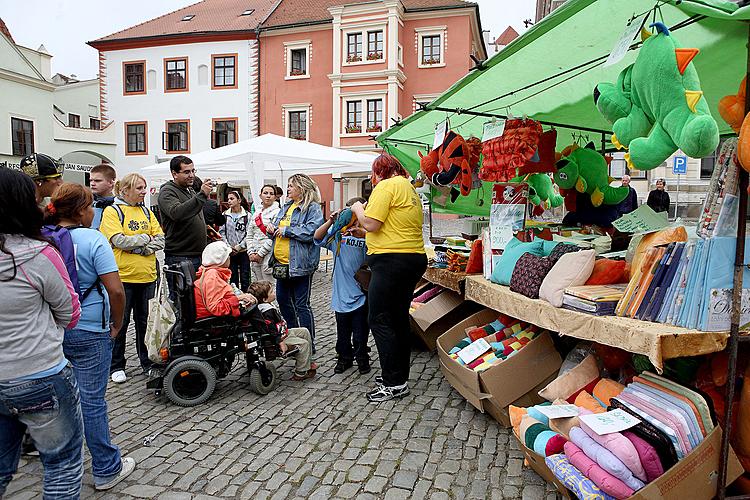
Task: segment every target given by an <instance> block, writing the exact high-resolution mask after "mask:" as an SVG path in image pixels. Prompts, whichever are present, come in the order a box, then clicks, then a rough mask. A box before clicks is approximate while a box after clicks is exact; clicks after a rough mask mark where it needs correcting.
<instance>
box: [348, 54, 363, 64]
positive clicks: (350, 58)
mask: <svg viewBox="0 0 750 500" xmlns="http://www.w3.org/2000/svg"><path fill="white" fill-rule="evenodd" d="M361 60H362V56H346V62H350V63H353V62H360V61H361Z"/></svg>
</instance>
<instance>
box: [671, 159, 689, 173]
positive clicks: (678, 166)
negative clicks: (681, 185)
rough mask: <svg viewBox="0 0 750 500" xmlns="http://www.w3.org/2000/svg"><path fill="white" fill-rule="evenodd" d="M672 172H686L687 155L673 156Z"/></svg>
mask: <svg viewBox="0 0 750 500" xmlns="http://www.w3.org/2000/svg"><path fill="white" fill-rule="evenodd" d="M672 173H673V174H675V175H678V174H687V156H675V157H674V163H673V164H672Z"/></svg>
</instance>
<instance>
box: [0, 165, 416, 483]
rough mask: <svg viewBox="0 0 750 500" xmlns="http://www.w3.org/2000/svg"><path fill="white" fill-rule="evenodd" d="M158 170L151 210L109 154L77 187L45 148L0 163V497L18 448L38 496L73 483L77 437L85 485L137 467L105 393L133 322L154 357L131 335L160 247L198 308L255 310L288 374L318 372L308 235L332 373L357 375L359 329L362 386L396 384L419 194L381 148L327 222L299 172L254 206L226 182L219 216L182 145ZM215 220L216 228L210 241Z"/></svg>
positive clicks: (143, 358)
mask: <svg viewBox="0 0 750 500" xmlns="http://www.w3.org/2000/svg"><path fill="white" fill-rule="evenodd" d="M170 171H171V175H172V180H170V181H168V182H167V183H165V184H164V185H162V186H161V188H160V192H159V197H158V208H159V211H158V213H159V218H158V219H157V216H156V214H154V212H152V211H151V210H150V209H149V208H148V207H146V206H145V205H144V198H145V195H146V192H147V186H148V184H147V182H146V179H145V178H143V177H142V176H141V175H139V174H136V173H131V174H128V175H125V176H124V177H123V178H121V179H119V180H117V179H116V178H117V173H116V171H115V169H114V168H113V167H112V166H111V165H107V164H103V165H99V166H97V167H94V168H93V169H92V170H91V174H90V186H91V187H90V189H89V188H87V187H84V186H81V185H78V184H72V183H64V182H63V181H62V169H61V168H60V166H59V165H58V164H57V163H56V162H55V161H54V160H53V159H52V158H50V157H48V156H46V155H43V154H32V155H29V156H27V157H25V158H24V159H23V160H22V162H21V171H16V170H11V169H7V168H0V322H2V324H3V325H4V326H5V334H4V335H3V336H2V338H0V438H1V439H0V497H2V495H3V493H4V492H5V489H6V487H7V485H8V483H9V482H10V480H11V478H12V476H13V474H14V473H15V471H16V469H17V467H18V461H19V457H20V455H21V453H22V450H23V451H24V452H26V451H29V450H31V449H35V450H36V451H37V452H38V454H39V456H40V459H41V461H42V464H43V466H44V496H45V498H60V497H64V498H77V497H78V496H79V495H80V488H81V480H82V476H83V455H82V446H83V442H84V440H85V443H86V446H87V447H88V449H89V452H90V454H91V458H92V460H91V469H92V474H93V477H94V487H95V488H96V489H97V490H107V489H110V488H112V487H114V486H115V485H117V484H118V483H119V482H120V481H122V479H124V478H125V477H127V476H128V475H129V474H130V473H131V472H132V471H133V470H134V468H135V467H136V463H135V460H133V459H132V458H131V457H123V456H121V454H120V450H119V449H118V447H117V446H116V445H114V444H113V443H112V441H111V437H110V430H109V421H108V417H107V403H106V390H107V385H108V382H109V381H110V380H111V381H112V382H114V383H124V382H126V381H127V374H126V358H125V346H126V337H127V330H128V328H129V324H130V321H131V319H132V320H133V323H134V327H135V328H134V329H135V339H134V340H135V342H134V343H135V350H136V353H137V357H138V363H139V364H140V369H141V370H142V371H143V373H144V374H148V373H149V371H150V370H151V369H152V365H153V362H152V361H151V360H150V359H149V356H148V352H147V350H146V346H145V342H144V340H145V335H146V327H147V321H148V314H149V301H150V300H152V299H154V294H155V288H156V282H157V279H159V277H158V273H159V268H158V263H157V258H156V254H157V252H159V251H161V250H163V252H164V257H163V262H164V264H166V265H171V264H177V263H180V262H184V261H187V262H190V263H191V265H192V267H193V269H194V270H195V271H196V279H195V288H194V294H195V302H196V314H197V317H198V318H201V317H208V316H232V317H237V318H241V317H249V316H251V315H256V316H259V317H260V318H261V320H262V322H263V323H265V324H268V325H273V326H274V328H275V331H276V332H277V333H278V335H277V336H276V340H277V343H278V346H279V349H280V351H281V352H282V353H283V354H289V355H291V356H293V357H294V359H295V367H294V370H293V375H292V378H291V380H295V381H304V380H306V379H310V378H313V377H314V376H315V375H316V373H317V370H318V365H317V363H315V362H314V361H313V358H314V355H315V352H316V350H317V348H323V346H316V343H315V318H314V313H313V309H312V307H311V303H310V298H311V288H312V282H313V274H314V273H315V271H316V270H317V268H318V265H319V262H320V248H321V247H325V248H328V249H329V250H330V251H331V252H333V254H334V273H333V294H332V302H331V307H332V309H333V311H334V312H335V317H336V327H337V340H336V345H335V350H336V353H337V361H336V365H335V366H334V367H333V371H334V373H344V372H346V371H347V370H349V369H350V368H352V367H353V366H354V363H355V362H356V364H357V367H358V370H359V373H360V374H367V373H369V372H370V371H371V366H370V356H369V352H370V349H369V347H368V345H367V344H368V339H369V332H370V331H372V333H373V338H374V341H375V345H376V348H377V350H378V354H379V360H380V368H381V374H380V375H379V376H377V377H375V387H374V388H373V389H372V390H371V391H369V392H368V393H367V394H366V397H367V399H368V400H369V401H371V402H382V401H387V400H390V399H394V398H399V397H403V396H405V395H407V394H408V393H409V387H408V378H409V367H410V326H409V305H410V302H411V296H412V292H413V290H414V287H415V285H416V283H417V281H418V280H419V277H420V276H421V275H422V274H423V273H424V271H425V268H426V265H427V259H426V256H425V250H424V243H423V237H422V204H421V201H420V198H419V196H418V194H417V193H416V191H415V189H414V187H413V186H412V184H411V183H410V181H409V176H408V174H407V172H406V170H405V169H404V168H403V167H402V166H401V165H400V163H399V162H398V160H396V159H395V158H394V157H392V156H389V155H387V154H383V155H380V156H379V157H378V158H377V159H376V160H375V161H374V163H373V168H372V184H373V186H374V189H373V192H372V195H371V196H370V199H369V201H365V200H364V199H361V198H355V199H352V200H350V201H349V202H348V203H347V208H346V209H345V210H343V211H340V212H334V213H333V214H331V215H330V216H329V217H328V218H327V219H326V220H324V216H323V211H322V208H321V200H320V192H319V189H318V187H317V185H316V184H315V182H314V180H313V179H312V178H310V177H309V176H307V175H305V174H295V175H292V176H291V177H290V178H289V181H288V185H287V191H286V197H285V199H282V195H283V190H281V189H280V188H279V187H278V186H273V185H265V186H263V187H262V189H261V192H260V193H259V198H260V206H257V207H253V208H251V207H249V206H248V204H247V200H246V199H245V197H244V195H243V193H242V192H241V191H239V190H235V191H230V192H229V193H228V195H227V205H228V208H227V209H226V211H224V212H223V213H222V212H221V211H220V210H217V208H218V206H219V205H218V204H217V203H216V201H215V200H212V199H211V198H210V195H211V193H212V192H213V190H214V187H215V183H213V182H212V181H211V179H205V180H203V181H201V180H199V179H198V178H197V177H196V172H195V166H194V164H193V162H192V161H191V160H190V158H188V157H186V156H176V157H174V158H173V159H172V160H171V162H170ZM215 226H218V233H217V235H219V237H220V240H219V241H214V242H211V243H209V233H211V227H215ZM368 266H369V267H368ZM363 275H364V276H366V279H365V278H363V277H362V276H363ZM166 280H167V283H168V285H169V286H170V291H171V292H170V297H171V298H172V300H173V297H174V295H173V291H172V287H173V285H174V284H173V283H172V282H170V279H169V277H167V278H166ZM157 300H158V299H157ZM276 304H278V309H277V307H276Z"/></svg>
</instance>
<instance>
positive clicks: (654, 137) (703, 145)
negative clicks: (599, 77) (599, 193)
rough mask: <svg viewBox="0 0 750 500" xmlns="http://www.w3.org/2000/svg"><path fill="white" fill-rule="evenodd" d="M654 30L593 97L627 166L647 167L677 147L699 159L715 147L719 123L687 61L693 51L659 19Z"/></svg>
mask: <svg viewBox="0 0 750 500" xmlns="http://www.w3.org/2000/svg"><path fill="white" fill-rule="evenodd" d="M651 26H652V27H656V30H657V32H658V33H657V34H656V35H650V34H648V33H645V34H644V38H645V40H644V42H643V46H642V47H641V50H640V52H639V54H638V58H637V59H636V60H635V62H634V63H633V64H631V65H630V66H628V67H627V68H625V69H624V70H623V71H622V72H621V73H620V76H619V77H618V79H617V83H616V84H612V83H600V84H599V85H597V86H596V88H595V89H594V101H595V103H596V106H597V108H598V109H599V111H600V112H601V113H602V115H603V116H604V117H605V118H606V119H607V120H609V121H610V122H611V123H612V124H613V127H612V128H613V131H614V135H613V136H612V144H614V145H615V146H616V147H618V148H621V147H626V148H629V152H628V153H627V154H626V155H625V159H626V160H627V162H628V165H629V166H630V168H635V169H639V170H650V169H652V168H655V167H657V166H659V165H661V164H662V162H664V161H665V160H666V159H667V158H668V157H669V156H670V155H672V153H674V152H675V151H676V150H677V149H681V150H682V151H683V152H684V153H685V154H686V155H687V156H690V157H692V158H702V157H704V156H707V155H709V154H711V153H712V152H713V151H714V150H715V149H716V147H717V146H718V145H719V127H718V125H717V124H716V121H715V120H714V119H713V117H712V116H711V112H710V111H709V108H708V103H707V102H706V99H705V98H704V97H703V92H702V91H701V90H700V80H699V79H698V73H697V71H696V70H695V67H694V66H693V64H692V63H691V61H692V60H693V58H694V57H695V56H696V55H697V54H698V49H687V48H681V47H680V46H679V44H678V43H677V40H675V38H674V37H673V36H671V34H670V33H669V29H667V27H666V26H665V25H664V24H662V23H654V24H652V25H651Z"/></svg>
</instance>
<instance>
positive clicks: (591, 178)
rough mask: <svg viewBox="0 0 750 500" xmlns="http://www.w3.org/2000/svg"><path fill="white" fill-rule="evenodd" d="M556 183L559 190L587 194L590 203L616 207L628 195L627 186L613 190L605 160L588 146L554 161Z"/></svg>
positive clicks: (590, 145) (590, 144)
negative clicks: (572, 190) (555, 163)
mask: <svg viewBox="0 0 750 500" xmlns="http://www.w3.org/2000/svg"><path fill="white" fill-rule="evenodd" d="M556 167H557V170H556V171H555V182H556V183H557V185H558V186H560V188H561V189H566V190H571V189H575V190H576V191H577V192H579V193H587V194H588V195H589V196H590V197H591V204H592V205H594V206H595V207H598V206H599V205H602V204H605V205H617V204H618V203H620V202H621V201H622V200H624V199H625V197H626V196H627V195H628V192H629V190H628V188H627V187H624V186H623V187H612V186H610V185H609V183H610V182H611V181H612V179H611V178H610V177H609V175H608V174H607V160H606V159H605V158H604V157H603V156H602V155H601V154H599V153H598V152H597V151H596V150H595V149H594V144H593V143H589V144H587V145H586V147H585V148H577V149H573V150H572V151H570V153H569V154H568V156H564V157H562V158H561V159H560V160H559V161H558V162H557V165H556Z"/></svg>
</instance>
